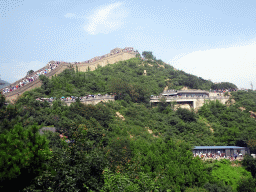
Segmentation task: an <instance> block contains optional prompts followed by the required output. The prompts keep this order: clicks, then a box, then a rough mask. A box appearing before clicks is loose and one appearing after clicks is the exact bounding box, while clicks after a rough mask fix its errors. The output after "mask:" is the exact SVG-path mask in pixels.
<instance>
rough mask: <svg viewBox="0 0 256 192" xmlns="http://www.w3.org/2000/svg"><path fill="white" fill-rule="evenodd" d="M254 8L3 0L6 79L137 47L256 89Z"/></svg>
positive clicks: (0, 23)
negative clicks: (51, 64) (50, 65)
mask: <svg viewBox="0 0 256 192" xmlns="http://www.w3.org/2000/svg"><path fill="white" fill-rule="evenodd" d="M255 10H256V1H253V0H232V1H231V0H225V1H224V0H214V1H210V0H151V1H149V0H147V1H146V0H141V1H140V0H137V1H133V0H129V1H126V0H125V1H106V0H105V1H102V0H87V1H86V0H43V1H35V0H16V1H14V0H3V1H0V40H1V42H0V46H1V47H0V75H1V79H3V80H6V81H9V82H14V81H15V80H18V79H19V78H22V77H24V76H25V74H26V72H27V71H28V70H30V69H33V70H37V69H39V68H41V67H43V66H45V65H46V63H47V62H49V61H51V60H57V61H68V62H73V61H85V60H88V59H91V58H93V57H95V56H101V55H104V54H106V53H109V52H110V50H111V49H114V48H116V47H120V48H124V47H134V48H135V49H137V50H138V51H139V52H140V53H141V52H142V51H152V52H153V55H155V56H156V58H157V59H162V60H163V61H164V62H166V63H170V64H171V65H173V66H174V67H175V68H177V69H180V70H183V71H185V72H187V73H191V74H194V75H197V76H200V77H202V78H204V79H211V80H212V81H213V82H221V81H228V82H232V83H235V84H236V85H237V86H238V87H240V88H241V87H243V88H250V81H252V82H253V84H254V87H256V78H255V75H256V64H255V62H256V53H255V51H256V43H255V42H256V33H255V32H256V11H255Z"/></svg>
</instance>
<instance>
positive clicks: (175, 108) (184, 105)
mask: <svg viewBox="0 0 256 192" xmlns="http://www.w3.org/2000/svg"><path fill="white" fill-rule="evenodd" d="M178 108H182V109H188V110H191V107H190V105H189V104H178V105H175V107H174V111H176V110H177V109H178Z"/></svg>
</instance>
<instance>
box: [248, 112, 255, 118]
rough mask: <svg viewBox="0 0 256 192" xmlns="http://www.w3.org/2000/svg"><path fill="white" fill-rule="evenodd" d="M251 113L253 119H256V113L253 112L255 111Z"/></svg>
mask: <svg viewBox="0 0 256 192" xmlns="http://www.w3.org/2000/svg"><path fill="white" fill-rule="evenodd" d="M249 113H251V118H254V119H255V118H256V112H253V111H249Z"/></svg>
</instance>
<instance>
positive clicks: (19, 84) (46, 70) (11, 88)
mask: <svg viewBox="0 0 256 192" xmlns="http://www.w3.org/2000/svg"><path fill="white" fill-rule="evenodd" d="M59 64H60V62H59V61H55V62H52V63H48V64H47V66H46V67H45V68H43V69H40V70H38V71H36V72H33V73H31V74H28V75H27V76H26V77H25V78H23V79H21V80H20V81H19V82H16V83H14V84H12V85H9V86H8V87H5V88H4V89H3V94H5V93H9V92H12V91H15V90H17V89H19V88H21V87H24V86H26V85H28V84H29V83H30V82H33V81H35V80H37V79H38V78H39V76H40V75H46V74H47V73H49V72H51V71H52V70H54V69H56V68H57V67H58V66H59Z"/></svg>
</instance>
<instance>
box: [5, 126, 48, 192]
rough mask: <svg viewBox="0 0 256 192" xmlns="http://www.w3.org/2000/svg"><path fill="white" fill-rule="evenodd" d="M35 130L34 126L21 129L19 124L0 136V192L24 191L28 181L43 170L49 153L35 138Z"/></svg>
mask: <svg viewBox="0 0 256 192" xmlns="http://www.w3.org/2000/svg"><path fill="white" fill-rule="evenodd" d="M38 130H39V127H38V126H36V125H33V126H30V127H28V128H26V129H25V128H24V127H22V126H21V123H19V124H16V125H15V126H14V128H13V129H12V130H10V131H9V132H7V133H6V134H1V135H0V141H1V144H0V169H1V172H0V182H1V183H0V188H2V189H3V191H6V190H7V189H8V190H7V191H9V190H10V191H17V188H18V189H21V188H24V187H25V186H26V185H28V184H29V182H30V181H31V179H33V178H34V177H35V176H36V175H39V174H40V173H41V172H42V171H43V170H45V169H47V167H46V166H45V164H44V161H45V160H47V159H49V158H50V157H51V152H50V149H49V147H48V141H47V140H46V138H45V137H44V136H41V135H39V133H38ZM13 183H19V185H13ZM10 188H16V189H10Z"/></svg>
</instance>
